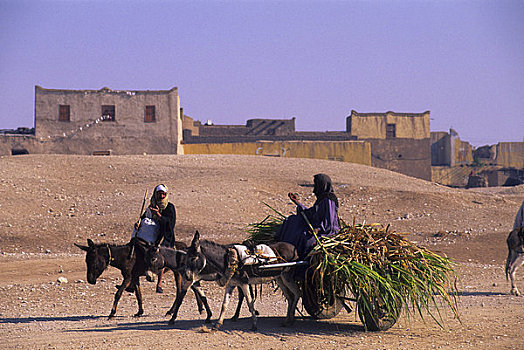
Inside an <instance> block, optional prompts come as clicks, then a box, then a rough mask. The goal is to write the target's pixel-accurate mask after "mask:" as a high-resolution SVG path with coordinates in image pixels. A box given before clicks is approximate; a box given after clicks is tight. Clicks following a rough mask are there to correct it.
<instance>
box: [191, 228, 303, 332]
mask: <svg viewBox="0 0 524 350" xmlns="http://www.w3.org/2000/svg"><path fill="white" fill-rule="evenodd" d="M270 247H271V249H273V251H275V253H277V256H278V255H279V256H280V257H281V258H282V259H283V260H284V261H288V262H289V261H293V260H297V259H298V255H297V252H296V249H295V247H294V246H293V245H291V244H289V243H285V242H278V243H275V244H273V245H270ZM228 248H229V247H228V246H226V245H221V244H218V243H215V242H211V241H207V240H202V241H201V240H200V233H199V232H198V231H196V233H195V235H194V237H193V241H192V242H191V246H190V247H189V249H188V251H187V258H186V259H187V261H186V264H185V267H184V273H183V274H182V275H183V278H184V280H185V282H184V283H183V284H182V288H187V287H188V286H190V285H192V284H193V283H195V282H197V281H200V280H201V279H203V278H204V277H207V276H214V280H215V281H218V280H219V279H220V277H221V276H222V275H223V274H224V273H225V271H226V259H227V256H228ZM249 266H250V265H248V266H247V267H246V266H244V267H241V268H240V269H238V270H237V271H236V272H235V274H234V275H233V277H232V278H231V280H230V281H229V282H228V283H227V284H226V286H225V287H226V291H225V294H224V300H223V302H222V308H221V310H220V316H219V318H218V321H217V322H216V323H215V325H214V327H213V328H214V330H218V329H219V328H220V327H221V326H222V324H223V322H224V318H225V312H226V309H227V306H228V304H229V299H230V297H231V293H232V292H233V290H234V288H235V287H240V289H242V292H243V294H244V297H245V298H246V301H247V304H248V307H249V311H250V312H251V320H252V326H251V329H252V330H256V329H257V315H256V311H255V307H254V301H253V298H252V297H251V294H250V293H249V285H251V284H261V283H267V282H270V281H276V282H277V284H278V286H279V287H280V289H281V290H282V292H283V293H284V296H285V297H286V300H287V301H288V309H287V316H286V320H285V322H284V325H291V324H292V323H293V322H294V320H295V309H296V306H297V303H298V300H299V298H300V296H301V292H300V289H299V288H298V286H297V285H296V283H295V280H294V268H285V269H281V270H279V271H278V273H276V274H275V275H270V276H267V277H262V276H258V275H256V274H254V273H253V271H252V270H250V269H249V268H248V267H249Z"/></svg>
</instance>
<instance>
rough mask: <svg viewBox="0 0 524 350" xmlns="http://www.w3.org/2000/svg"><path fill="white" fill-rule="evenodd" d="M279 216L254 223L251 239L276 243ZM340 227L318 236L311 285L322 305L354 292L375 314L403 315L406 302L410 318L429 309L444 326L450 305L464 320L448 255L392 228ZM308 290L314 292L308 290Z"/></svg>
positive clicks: (311, 257) (309, 275) (363, 308)
mask: <svg viewBox="0 0 524 350" xmlns="http://www.w3.org/2000/svg"><path fill="white" fill-rule="evenodd" d="M273 210H274V209H273ZM275 212H276V211H275ZM277 213H278V212H277ZM278 214H279V216H278V217H276V216H271V215H269V216H267V217H266V218H265V219H264V220H262V221H261V222H260V223H257V224H251V225H250V226H249V229H248V233H249V234H250V239H251V240H253V241H254V242H255V243H269V242H274V234H275V232H276V231H277V230H278V228H279V226H280V225H281V224H282V222H283V220H284V216H283V215H282V214H280V213H278ZM340 227H341V229H340V231H339V233H338V234H336V235H333V236H329V237H327V236H320V237H318V236H316V235H315V236H316V238H317V244H316V245H315V247H314V248H313V250H312V251H311V252H310V254H309V260H310V267H309V268H308V273H307V278H308V281H309V282H308V283H306V286H309V287H310V288H311V287H313V288H314V289H315V290H314V291H313V294H312V295H314V296H315V298H316V299H317V301H318V303H319V304H320V305H325V304H329V303H331V302H332V300H333V298H334V297H335V296H336V295H343V294H344V293H345V292H346V291H349V292H351V294H352V295H353V296H354V298H355V299H356V301H357V306H358V308H359V309H360V310H359V312H365V311H367V313H368V314H370V315H374V317H375V315H377V311H376V310H377V309H378V308H380V309H381V310H382V312H383V313H387V314H391V315H399V313H400V310H401V309H402V307H403V306H404V309H405V310H406V312H407V314H408V316H409V315H412V314H418V315H420V317H421V318H422V319H424V312H427V314H429V315H430V316H431V318H432V319H433V320H434V321H435V322H436V323H437V324H438V325H440V326H442V325H441V321H442V317H441V314H440V309H441V307H442V306H447V307H449V308H450V309H451V311H452V313H453V314H454V316H455V317H456V318H457V319H458V318H459V317H458V309H457V300H456V297H457V293H458V291H457V287H456V283H455V282H456V279H457V276H456V274H455V272H454V270H453V263H452V261H451V260H450V259H449V258H447V257H443V256H440V255H438V254H436V253H433V252H431V251H430V250H428V249H426V248H423V247H418V246H416V245H415V244H414V243H412V242H410V241H408V240H407V239H405V238H404V237H402V234H397V233H393V232H388V228H389V226H387V227H384V226H383V225H380V224H367V225H366V224H355V222H353V224H352V225H348V224H346V223H345V222H344V221H342V220H341V221H340ZM313 234H314V233H313ZM304 292H305V293H311V291H309V292H308V290H307V288H306V290H305V291H304Z"/></svg>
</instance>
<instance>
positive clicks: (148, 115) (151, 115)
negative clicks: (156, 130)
mask: <svg viewBox="0 0 524 350" xmlns="http://www.w3.org/2000/svg"><path fill="white" fill-rule="evenodd" d="M155 121H156V115H155V106H146V112H145V115H144V123H154V122H155Z"/></svg>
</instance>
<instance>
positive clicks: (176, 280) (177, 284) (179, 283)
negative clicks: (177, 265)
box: [166, 271, 182, 316]
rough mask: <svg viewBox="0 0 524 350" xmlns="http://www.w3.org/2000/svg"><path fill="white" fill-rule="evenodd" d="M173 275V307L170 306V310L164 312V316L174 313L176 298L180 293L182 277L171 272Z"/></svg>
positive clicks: (177, 273)
mask: <svg viewBox="0 0 524 350" xmlns="http://www.w3.org/2000/svg"><path fill="white" fill-rule="evenodd" d="M173 274H174V276H175V285H176V297H175V301H174V302H173V305H172V306H171V308H170V309H169V310H168V311H167V312H166V316H168V315H172V314H173V312H174V311H175V305H176V298H178V294H179V293H180V291H181V290H182V276H181V275H180V273H179V272H175V271H173Z"/></svg>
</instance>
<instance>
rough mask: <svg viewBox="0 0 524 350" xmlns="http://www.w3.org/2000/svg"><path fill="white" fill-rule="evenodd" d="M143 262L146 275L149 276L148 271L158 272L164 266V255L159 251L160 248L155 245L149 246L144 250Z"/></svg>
mask: <svg viewBox="0 0 524 350" xmlns="http://www.w3.org/2000/svg"><path fill="white" fill-rule="evenodd" d="M144 262H145V265H146V276H149V275H150V273H154V274H158V273H160V271H161V270H162V269H163V268H164V267H165V261H164V256H163V255H162V254H161V253H160V248H159V247H158V246H157V245H153V246H150V247H149V248H148V249H147V250H146V254H145V257H144Z"/></svg>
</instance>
